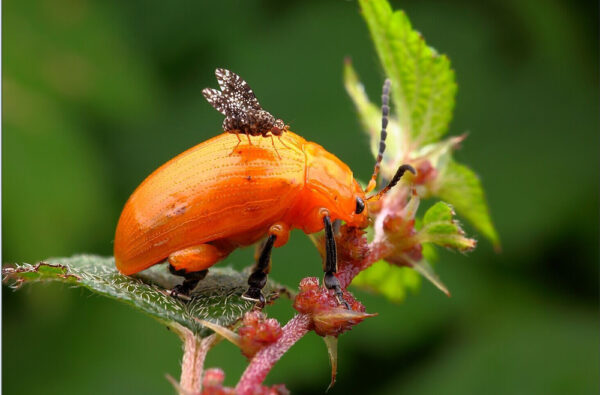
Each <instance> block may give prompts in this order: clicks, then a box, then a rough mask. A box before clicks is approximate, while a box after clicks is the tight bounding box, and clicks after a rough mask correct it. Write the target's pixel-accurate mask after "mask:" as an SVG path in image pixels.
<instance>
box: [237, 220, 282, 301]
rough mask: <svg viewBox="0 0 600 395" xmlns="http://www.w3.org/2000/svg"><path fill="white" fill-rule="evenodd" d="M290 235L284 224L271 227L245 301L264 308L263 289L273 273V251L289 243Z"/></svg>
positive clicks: (249, 282)
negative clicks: (269, 275)
mask: <svg viewBox="0 0 600 395" xmlns="http://www.w3.org/2000/svg"><path fill="white" fill-rule="evenodd" d="M289 234H290V229H289V227H288V226H287V225H286V224H284V223H276V224H275V225H273V226H271V228H270V229H269V237H268V238H267V241H266V242H265V243H264V246H263V248H262V251H261V252H260V255H259V256H258V259H257V261H256V265H255V266H254V269H253V270H252V273H251V274H250V277H248V290H247V291H246V292H244V294H243V295H242V298H243V299H245V300H250V301H253V302H257V304H258V306H259V307H261V308H262V307H264V305H265V303H266V300H265V297H264V295H263V294H262V289H263V288H264V287H265V285H266V284H267V275H268V274H269V272H270V271H271V251H272V250H273V247H281V246H282V245H284V244H285V243H287V241H288V239H289Z"/></svg>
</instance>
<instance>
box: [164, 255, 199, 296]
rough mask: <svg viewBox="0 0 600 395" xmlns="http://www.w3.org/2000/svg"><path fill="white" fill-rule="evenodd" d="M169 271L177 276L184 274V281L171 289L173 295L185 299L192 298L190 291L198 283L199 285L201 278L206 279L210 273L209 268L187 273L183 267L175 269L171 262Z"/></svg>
mask: <svg viewBox="0 0 600 395" xmlns="http://www.w3.org/2000/svg"><path fill="white" fill-rule="evenodd" d="M169 271H170V272H171V273H172V274H174V275H176V276H182V277H183V278H184V280H183V283H181V284H178V285H176V286H175V287H173V289H171V291H170V294H171V296H173V297H176V298H180V299H184V300H189V299H190V297H189V294H190V292H191V291H192V290H193V289H194V288H196V285H198V283H199V282H200V280H202V279H204V277H206V275H207V274H208V269H204V270H200V271H198V272H191V273H186V272H185V270H183V269H181V270H177V269H175V268H174V267H173V265H171V264H169Z"/></svg>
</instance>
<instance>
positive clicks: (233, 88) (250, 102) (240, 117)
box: [202, 69, 288, 144]
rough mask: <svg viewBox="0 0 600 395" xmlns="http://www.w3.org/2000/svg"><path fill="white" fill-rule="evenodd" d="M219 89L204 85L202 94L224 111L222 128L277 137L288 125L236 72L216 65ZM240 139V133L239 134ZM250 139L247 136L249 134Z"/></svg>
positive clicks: (230, 131)
mask: <svg viewBox="0 0 600 395" xmlns="http://www.w3.org/2000/svg"><path fill="white" fill-rule="evenodd" d="M215 75H216V76H217V81H218V83H219V86H220V87H221V90H220V91H219V90H217V89H211V88H205V89H204V90H202V94H203V95H204V97H205V98H206V100H208V102H209V103H210V104H211V105H212V106H213V107H214V108H215V109H216V110H217V111H219V112H220V113H221V114H223V115H225V120H224V121H223V130H224V131H225V132H229V133H234V134H236V135H238V134H239V133H242V134H245V135H248V136H263V137H267V136H269V135H270V136H271V139H273V136H278V137H280V136H281V135H282V134H283V132H285V131H287V130H288V126H287V125H286V124H285V123H284V122H283V121H282V120H281V119H278V118H275V117H274V116H273V115H271V113H269V112H268V111H265V110H263V108H262V107H261V106H260V104H259V103H258V100H257V99H256V96H255V95H254V92H253V91H252V89H251V88H250V86H249V85H248V83H247V82H246V81H244V80H243V79H242V78H241V77H240V76H239V75H237V74H235V73H234V72H232V71H229V70H226V69H216V70H215ZM238 140H239V136H238ZM248 142H249V143H250V144H252V143H251V142H250V137H248Z"/></svg>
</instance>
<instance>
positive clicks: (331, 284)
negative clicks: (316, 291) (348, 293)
mask: <svg viewBox="0 0 600 395" xmlns="http://www.w3.org/2000/svg"><path fill="white" fill-rule="evenodd" d="M323 282H324V283H325V288H327V289H333V293H334V294H335V298H336V299H337V301H338V303H339V304H343V305H344V307H345V308H346V309H348V310H351V309H350V304H348V302H346V300H345V299H344V293H343V292H342V287H341V285H340V280H338V278H337V277H336V276H335V274H334V273H333V272H327V273H325V278H324V281H323Z"/></svg>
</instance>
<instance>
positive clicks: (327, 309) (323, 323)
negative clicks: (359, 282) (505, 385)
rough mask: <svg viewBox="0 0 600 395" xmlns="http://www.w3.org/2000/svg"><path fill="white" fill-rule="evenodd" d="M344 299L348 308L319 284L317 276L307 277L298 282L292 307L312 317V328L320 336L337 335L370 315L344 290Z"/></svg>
mask: <svg viewBox="0 0 600 395" xmlns="http://www.w3.org/2000/svg"><path fill="white" fill-rule="evenodd" d="M344 300H346V302H348V304H349V305H350V310H347V309H346V308H344V307H343V306H340V303H339V302H338V300H337V299H336V297H335V295H334V294H333V291H332V290H328V289H326V288H324V287H321V286H319V279H318V278H316V277H307V278H304V279H303V280H302V281H301V282H300V292H299V293H298V295H297V296H296V299H295V300H294V308H295V309H296V310H297V311H298V312H300V313H303V314H307V315H309V316H310V317H311V318H312V323H313V329H314V330H315V332H317V334H319V335H320V336H338V335H340V334H341V333H343V332H345V331H347V330H350V329H351V328H352V326H354V325H356V324H358V323H359V322H361V321H362V320H364V319H365V318H367V317H371V316H372V314H367V313H365V312H364V311H365V307H364V306H363V305H362V304H361V303H360V302H359V301H357V300H356V299H354V297H353V296H352V294H350V293H349V292H348V291H346V290H344Z"/></svg>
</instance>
